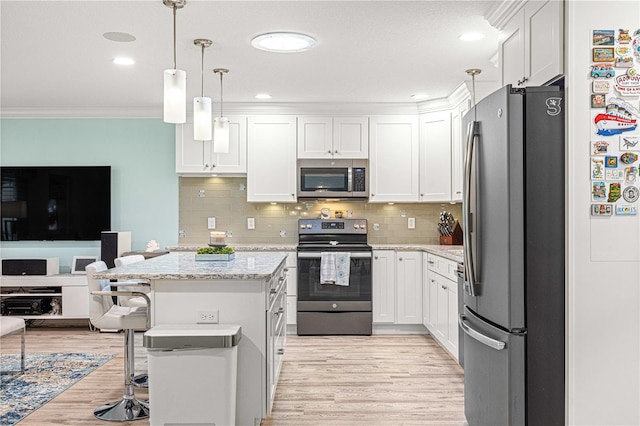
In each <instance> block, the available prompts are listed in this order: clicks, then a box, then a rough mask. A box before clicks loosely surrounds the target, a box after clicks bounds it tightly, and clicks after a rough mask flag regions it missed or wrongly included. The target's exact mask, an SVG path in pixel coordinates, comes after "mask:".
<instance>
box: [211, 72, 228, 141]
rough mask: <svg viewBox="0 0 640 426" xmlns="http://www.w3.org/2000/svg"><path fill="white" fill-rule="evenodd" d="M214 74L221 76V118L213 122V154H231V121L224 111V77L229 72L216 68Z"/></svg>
mask: <svg viewBox="0 0 640 426" xmlns="http://www.w3.org/2000/svg"><path fill="white" fill-rule="evenodd" d="M213 72H214V73H216V74H220V117H216V118H215V120H213V152H217V153H228V152H229V119H228V118H227V117H225V116H224V114H223V109H222V76H223V75H224V74H226V73H228V72H229V70H228V69H226V68H216V69H214V70H213Z"/></svg>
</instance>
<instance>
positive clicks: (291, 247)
mask: <svg viewBox="0 0 640 426" xmlns="http://www.w3.org/2000/svg"><path fill="white" fill-rule="evenodd" d="M227 245H228V246H229V247H232V248H233V249H234V250H235V251H296V248H297V247H298V244H292V243H289V244H271V243H267V244H255V243H238V244H234V243H229V244H227ZM207 246H208V245H207V243H204V244H200V245H186V244H184V245H178V246H168V247H167V250H169V251H196V250H198V249H199V248H201V247H207Z"/></svg>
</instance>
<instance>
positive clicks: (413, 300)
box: [396, 251, 422, 324]
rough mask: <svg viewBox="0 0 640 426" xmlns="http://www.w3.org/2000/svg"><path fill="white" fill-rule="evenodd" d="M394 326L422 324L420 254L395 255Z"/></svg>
mask: <svg viewBox="0 0 640 426" xmlns="http://www.w3.org/2000/svg"><path fill="white" fill-rule="evenodd" d="M396 324H422V252H417V251H401V252H398V253H396Z"/></svg>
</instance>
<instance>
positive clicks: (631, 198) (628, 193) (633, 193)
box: [622, 186, 640, 203]
mask: <svg viewBox="0 0 640 426" xmlns="http://www.w3.org/2000/svg"><path fill="white" fill-rule="evenodd" d="M622 196H623V197H624V199H625V201H626V202H628V203H635V202H636V201H638V198H639V197H640V190H638V188H636V187H635V186H627V187H626V188H625V189H624V193H623V194H622Z"/></svg>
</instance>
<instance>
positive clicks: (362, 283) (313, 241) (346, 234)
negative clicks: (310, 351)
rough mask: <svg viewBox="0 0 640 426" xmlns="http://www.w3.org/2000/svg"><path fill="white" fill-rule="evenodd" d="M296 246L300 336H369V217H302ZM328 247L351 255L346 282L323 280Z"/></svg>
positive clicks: (337, 253)
mask: <svg viewBox="0 0 640 426" xmlns="http://www.w3.org/2000/svg"><path fill="white" fill-rule="evenodd" d="M297 251H298V318H297V322H298V335H301V336H302V335H371V329H372V322H373V317H372V313H371V307H372V302H371V260H372V249H371V246H370V245H368V244H367V221H366V219H300V220H299V223H298V249H297ZM329 252H334V253H335V254H336V255H338V256H340V255H341V254H342V255H341V256H342V259H346V257H345V256H344V254H348V256H347V257H348V259H349V268H348V270H349V277H348V285H336V284H332V283H323V282H321V280H320V276H321V268H322V266H323V265H322V257H323V256H322V254H323V253H329ZM325 260H326V257H325ZM325 266H326V265H325Z"/></svg>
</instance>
